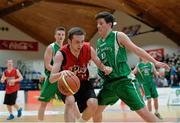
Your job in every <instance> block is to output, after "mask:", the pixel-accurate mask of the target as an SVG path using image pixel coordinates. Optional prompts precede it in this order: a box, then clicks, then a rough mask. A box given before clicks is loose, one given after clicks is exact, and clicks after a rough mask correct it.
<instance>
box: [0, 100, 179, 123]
mask: <svg viewBox="0 0 180 123" xmlns="http://www.w3.org/2000/svg"><path fill="white" fill-rule="evenodd" d="M22 107H23V116H22V117H21V118H17V117H15V119H13V120H11V121H7V120H6V118H7V116H8V115H9V114H8V112H7V109H6V106H5V105H1V106H0V122H38V120H37V110H38V108H39V104H29V105H24V106H22ZM13 111H14V112H13V113H14V115H16V111H15V109H14V110H13ZM159 111H160V113H161V115H162V116H163V118H164V121H165V122H176V123H177V122H180V106H160V107H159ZM63 114H64V105H63V103H60V104H58V105H55V106H54V105H52V104H49V105H48V107H47V111H46V116H45V119H44V122H63V121H64V120H63ZM103 121H104V122H143V120H142V119H141V118H140V117H139V116H138V115H137V114H136V113H135V112H133V111H130V110H129V108H128V107H127V106H124V105H120V103H117V104H115V105H113V106H109V107H108V108H107V109H106V110H105V112H104V113H103ZM90 122H92V120H90Z"/></svg>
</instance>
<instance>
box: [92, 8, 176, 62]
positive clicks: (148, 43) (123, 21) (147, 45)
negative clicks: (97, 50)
mask: <svg viewBox="0 0 180 123" xmlns="http://www.w3.org/2000/svg"><path fill="white" fill-rule="evenodd" d="M114 17H115V18H116V22H117V25H116V26H115V27H114V29H113V30H118V31H121V30H122V29H123V27H126V26H132V25H137V24H140V25H141V28H140V32H144V31H149V30H152V28H151V27H149V26H147V25H145V24H143V23H141V22H140V21H138V20H136V19H134V18H132V17H130V16H129V15H127V14H125V13H123V12H121V11H115V13H114ZM97 38H98V34H97V33H96V34H95V35H94V36H93V38H92V39H91V40H90V42H91V44H92V46H93V47H95V46H96V40H97ZM131 40H132V41H133V42H134V43H135V44H136V45H138V46H139V47H141V48H143V49H145V50H147V49H159V48H164V50H165V54H166V53H168V54H172V53H173V52H177V51H178V45H177V44H175V43H174V42H173V41H172V40H170V39H169V38H167V37H166V36H165V35H163V34H161V33H160V32H152V33H146V34H142V35H138V36H134V37H132V38H131ZM138 61H139V59H138V57H137V56H136V55H134V53H132V52H130V51H128V62H129V64H130V65H134V64H136V63H137V62H138Z"/></svg>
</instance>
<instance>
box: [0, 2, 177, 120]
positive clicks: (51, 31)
mask: <svg viewBox="0 0 180 123" xmlns="http://www.w3.org/2000/svg"><path fill="white" fill-rule="evenodd" d="M178 11H180V2H179V1H178V0H158V1H152V0H144V1H142V0H134V1H133V0H0V122H1V123H4V122H18V123H19V122H65V121H67V119H66V117H65V118H64V114H65V104H64V102H63V101H62V100H58V98H59V97H60V96H61V98H62V99H63V100H65V99H66V98H65V96H63V97H62V95H61V94H63V95H66V96H69V95H75V94H77V95H78V96H77V97H75V96H76V95H75V96H74V97H75V100H76V102H80V103H83V104H80V106H79V107H83V108H84V104H85V103H84V102H86V101H84V100H86V99H87V97H88V96H92V97H91V99H95V98H94V97H96V95H98V93H99V92H100V93H101V91H100V89H104V88H106V89H107V90H108V91H107V90H105V91H104V92H105V94H104V95H103V94H102V95H103V96H104V97H103V96H102V98H101V99H102V100H103V101H104V100H105V101H104V102H106V101H107V100H108V99H107V100H106V98H105V97H106V95H108V94H111V92H113V94H112V95H111V96H112V97H111V96H109V98H111V99H110V100H111V101H109V102H108V104H109V103H111V102H112V103H113V101H114V97H116V98H117V97H118V98H120V97H121V98H124V99H125V98H126V99H125V102H127V103H129V104H130V105H131V108H132V107H133V106H134V107H133V108H137V107H138V106H137V105H141V103H143V101H142V100H144V101H145V103H146V106H147V107H148V102H146V98H145V96H147V95H145V92H146V90H144V88H143V87H141V88H143V89H142V90H140V93H141V94H142V98H141V97H140V96H141V95H140V93H139V91H137V90H138V89H137V88H138V87H140V85H139V86H137V87H135V86H134V83H133V84H131V83H128V84H129V85H128V86H126V87H125V86H123V87H124V88H123V87H122V86H121V84H119V83H116V79H117V78H118V79H117V81H119V82H122V81H124V82H125V81H126V80H127V79H128V80H127V81H129V80H131V82H133V81H134V80H135V76H134V75H132V74H131V73H132V71H133V70H134V69H135V68H136V67H137V66H138V65H139V63H140V62H141V60H142V59H143V58H146V60H147V59H148V60H149V61H151V62H152V63H153V64H152V66H151V68H148V69H147V66H145V65H144V66H145V67H144V68H143V69H142V70H143V71H144V74H146V73H148V72H147V71H148V70H149V71H151V73H152V75H149V76H151V78H150V79H152V81H153V85H154V86H153V87H154V90H153V89H152V88H151V89H152V90H153V92H155V91H156V88H157V91H156V92H157V93H158V95H157V94H154V93H153V94H154V95H155V96H154V95H153V94H151V96H154V97H153V98H156V97H158V103H159V104H158V106H159V109H158V110H155V108H154V106H153V104H154V102H153V100H152V102H151V103H152V114H153V117H154V119H155V115H154V113H155V112H156V114H158V112H159V114H160V115H161V116H162V118H163V120H160V121H161V122H172V123H180V14H179V12H178ZM101 12H102V13H103V12H105V13H106V14H107V13H109V14H108V18H104V17H101V16H100V18H98V17H97V15H98V14H99V13H101ZM103 16H104V15H103ZM72 28H78V29H79V30H80V31H81V33H80V37H79V32H78V34H77V35H76V34H72V33H74V32H73V31H72ZM76 31H77V30H76ZM119 32H123V33H119ZM74 35H75V36H74ZM76 36H77V37H76ZM123 36H124V37H123ZM73 41H76V43H72V42H73ZM78 41H79V42H78ZM133 44H135V45H133ZM78 46H79V47H78ZM136 46H137V47H136ZM138 47H139V48H138ZM68 48H69V49H68ZM103 48H104V49H103ZM82 49H83V50H82ZM141 49H142V50H141ZM93 50H94V51H93ZM59 51H60V52H59ZM137 51H139V52H137ZM144 51H146V52H144ZM146 53H147V54H146ZM56 54H58V55H56ZM92 54H93V55H94V57H92V56H93V55H92ZM142 54H143V55H142ZM96 55H97V57H99V58H98V60H101V61H98V60H97V58H96ZM55 56H56V57H55ZM126 56H127V58H126ZM94 59H95V61H96V62H92V61H93V60H94ZM9 60H10V61H11V62H12V63H11V67H9V66H10V65H9V64H8V61H9ZM54 63H55V65H56V66H55V65H54V66H55V67H53V64H54ZM61 63H62V64H61ZM95 63H96V65H95ZM150 64H151V63H150ZM159 64H160V65H159ZM13 65H14V66H13ZM121 65H122V66H121ZM166 65H167V66H169V70H168V69H165V68H168V67H167V66H166ZM12 66H13V67H12ZM57 66H58V67H57ZM154 66H155V67H154ZM97 67H98V68H99V70H100V71H101V72H99V74H98V71H97ZM137 69H138V70H139V68H137ZM154 69H157V72H154ZM61 70H62V71H63V72H64V71H65V73H66V70H70V71H71V72H69V74H70V73H71V74H73V75H71V76H70V75H69V76H67V75H66V74H67V73H66V74H65V73H64V74H63V75H62V73H63V72H62V73H61V74H59V75H60V76H59V78H56V77H57V76H56V75H54V74H57V73H58V72H60V71H61ZM152 71H153V72H154V73H153V72H152ZM107 73H108V74H107ZM126 74H127V75H126ZM133 74H135V73H133ZM153 74H154V75H153ZM54 76H56V77H55V78H53V77H54ZM100 76H101V77H100ZM111 77H112V78H111ZM102 78H103V79H102ZM107 78H108V79H107ZM109 78H110V80H111V81H114V82H115V84H114V83H113V84H112V83H111V84H109V83H107V82H110V81H108V80H109ZM124 78H125V79H124ZM137 78H138V77H137V76H136V79H137ZM142 78H143V77H142ZM120 79H121V80H120ZM143 79H144V80H145V81H148V78H143ZM53 80H54V81H53ZM55 80H56V81H55ZM103 80H104V81H105V82H106V83H105V82H104V81H103ZM152 81H151V82H152ZM16 82H17V83H16ZM56 82H57V83H56ZM82 82H89V83H88V84H89V85H88V84H84V83H83V84H82ZM103 82H104V83H105V84H107V85H108V84H109V85H112V86H106V87H105V86H104V85H103ZM53 84H54V85H53ZM56 84H57V85H56ZM116 84H117V85H118V86H117V87H116V86H115V85H116ZM125 84H126V83H125ZM125 84H124V85H125ZM130 84H131V86H130ZM141 84H142V83H141ZM146 84H147V83H146ZM122 85H123V84H122ZM132 85H133V89H132V88H131V89H132V90H133V91H131V95H128V94H129V93H128V94H127V93H125V92H126V90H128V89H129V87H132ZM142 85H143V84H142ZM142 85H141V86H142ZM119 86H121V87H119ZM143 86H144V85H143ZM11 87H12V88H11ZM13 87H14V88H13ZM113 87H114V88H113ZM9 88H10V89H9ZM82 88H83V89H82ZM81 89H82V91H79V90H81ZM88 89H89V90H90V91H91V93H89V92H88V91H87V90H88ZM93 89H94V90H95V92H94V90H93ZM109 90H110V91H109ZM129 90H130V89H129ZM152 90H151V91H152ZM92 91H93V92H92ZM141 91H142V92H141ZM78 92H80V93H78ZM86 92H87V93H86ZM109 92H110V93H109ZM120 92H121V93H123V94H124V93H125V94H124V95H123V94H122V95H123V96H121V93H120ZM133 92H136V93H135V94H134V93H133ZM138 93H139V95H140V96H139V95H138ZM58 94H59V95H58ZM88 94H89V95H88ZM82 95H83V96H82ZM132 95H133V96H132ZM134 95H135V96H136V97H135V96H134ZM128 97H135V98H136V99H134V98H133V99H134V100H136V101H134V100H133V101H131V99H130V98H129V99H128ZM89 98H90V97H88V99H89ZM112 98H113V99H112ZM137 98H138V99H137ZM41 99H42V100H41ZM73 99H74V98H73ZM40 100H41V101H40ZM77 100H78V101H77ZM112 100H113V101H112ZM14 101H15V102H14ZM93 101H94V100H93ZM95 101H96V102H97V100H96V99H95ZM95 101H94V102H93V103H92V104H91V102H90V104H91V106H92V105H93V104H95ZM103 101H102V102H103ZM70 102H71V101H70ZM137 102H138V104H137V105H136V104H135V103H137ZM47 103H48V104H47ZM73 103H74V102H73ZM15 104H17V105H18V107H17V106H16V105H15ZM46 104H47V107H46ZM86 104H87V102H86ZM86 104H85V105H86ZM103 104H104V103H103ZM106 104H107V103H106ZM6 105H7V106H6ZM12 105H13V106H15V107H16V108H17V111H16V109H15V108H14V107H13V106H12ZM136 106H137V107H136ZM141 106H144V103H143V105H141ZM11 107H12V109H13V110H12V112H11ZM21 108H22V112H21ZM88 108H89V107H88ZM138 108H139V107H138ZM141 108H142V107H141ZM72 109H73V108H72ZM90 109H91V113H92V112H93V111H94V110H92V109H93V108H90ZM43 110H45V114H44V116H43ZM79 110H80V108H79ZM38 111H39V112H41V114H40V113H39V114H38ZM72 111H74V112H75V113H77V112H76V111H75V110H72ZM83 111H84V109H83ZM71 113H73V112H71ZM75 113H74V114H75ZM89 114H90V113H89ZM144 114H145V113H144ZM144 114H143V115H144ZM146 114H148V111H147V112H146ZM95 115H96V114H95ZM97 116H98V115H97ZM43 118H44V120H42V119H43ZM80 119H81V120H83V118H79V120H80ZM159 119H161V118H160V117H159ZM73 120H74V119H73ZM77 122H79V121H77ZM88 122H93V120H92V118H91V119H90V120H89V121H88ZM102 122H144V120H143V119H142V118H141V117H140V116H139V115H138V114H136V112H134V111H131V110H130V108H129V107H128V106H127V105H126V104H125V103H123V102H122V101H121V100H120V99H119V100H118V101H117V102H116V103H115V104H114V105H112V106H108V107H107V108H106V109H105V110H104V112H103V118H102Z"/></svg>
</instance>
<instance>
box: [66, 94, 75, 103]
mask: <svg viewBox="0 0 180 123" xmlns="http://www.w3.org/2000/svg"><path fill="white" fill-rule="evenodd" d="M74 103H75V99H74V96H67V97H66V99H65V104H66V105H74Z"/></svg>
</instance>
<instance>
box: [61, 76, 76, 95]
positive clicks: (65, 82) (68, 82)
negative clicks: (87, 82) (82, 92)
mask: <svg viewBox="0 0 180 123" xmlns="http://www.w3.org/2000/svg"><path fill="white" fill-rule="evenodd" d="M79 88H80V80H79V78H78V77H77V76H76V75H72V76H69V75H68V76H64V75H63V76H61V77H60V78H59V80H58V89H59V91H60V92H61V93H62V94H63V95H66V96H69V95H74V94H75V93H76V92H77V91H78V90H79Z"/></svg>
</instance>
